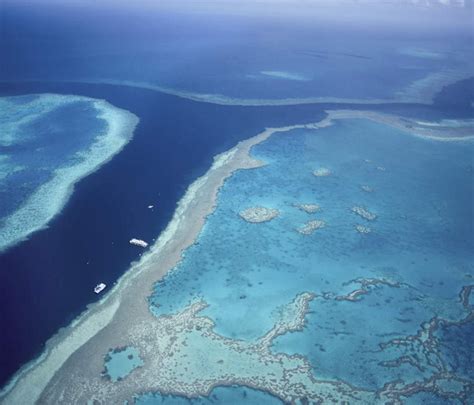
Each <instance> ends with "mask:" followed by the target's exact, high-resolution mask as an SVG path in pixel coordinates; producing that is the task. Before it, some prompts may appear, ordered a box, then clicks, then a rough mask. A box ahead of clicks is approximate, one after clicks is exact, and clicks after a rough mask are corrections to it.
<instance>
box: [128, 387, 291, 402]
mask: <svg viewBox="0 0 474 405" xmlns="http://www.w3.org/2000/svg"><path fill="white" fill-rule="evenodd" d="M136 403H137V404H139V405H157V404H163V405H181V404H190V405H208V404H241V403H254V404H262V405H280V404H282V402H281V401H280V400H279V399H278V398H275V397H273V396H271V395H268V394H266V393H264V392H261V391H258V390H254V389H251V388H247V387H238V386H232V387H216V388H214V389H213V390H212V391H211V393H210V394H209V396H207V397H197V398H185V397H182V396H179V395H160V394H147V395H142V396H140V397H138V398H137V400H136Z"/></svg>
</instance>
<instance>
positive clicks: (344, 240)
mask: <svg viewBox="0 0 474 405" xmlns="http://www.w3.org/2000/svg"><path fill="white" fill-rule="evenodd" d="M252 153H253V155H254V156H255V157H257V158H259V159H263V160H265V161H266V162H268V165H267V166H264V167H262V168H258V169H253V170H247V171H239V172H237V173H236V174H235V175H234V176H232V177H231V178H230V179H229V180H228V181H227V182H226V184H225V185H224V187H223V188H222V189H221V192H220V194H219V198H218V206H217V209H216V211H215V212H214V213H213V214H212V215H211V216H210V217H209V218H208V221H207V222H206V225H205V227H204V229H203V231H202V233H201V235H200V237H199V240H198V242H197V243H196V244H195V245H193V246H192V247H191V248H189V249H188V250H187V251H186V253H185V256H184V260H183V261H182V263H181V264H180V265H179V266H178V268H177V269H176V270H174V271H173V272H172V273H171V274H169V275H168V276H167V277H166V278H165V280H163V281H162V282H160V283H158V284H157V286H156V288H155V293H154V295H153V296H152V297H151V298H150V304H151V309H152V311H153V312H154V313H155V314H156V315H160V314H166V313H170V312H174V311H178V310H179V309H181V308H182V307H183V306H185V305H186V304H188V303H189V302H191V300H193V299H196V298H198V297H199V298H202V299H204V300H205V301H206V302H207V303H209V307H208V308H207V309H206V310H205V311H204V313H205V314H206V315H208V316H209V317H210V318H212V319H213V320H214V321H215V322H216V331H217V332H218V333H221V334H223V335H225V336H230V337H234V338H240V339H256V338H257V337H259V336H261V335H263V334H264V333H265V332H266V331H267V330H269V329H270V328H271V327H272V326H273V324H274V322H275V320H276V317H277V315H278V311H277V309H278V308H279V307H280V306H281V305H284V304H286V303H288V302H290V301H291V300H292V299H293V298H294V297H295V295H296V294H298V293H301V292H303V291H310V292H314V293H316V294H318V297H317V298H316V299H315V300H314V301H313V302H312V304H311V307H310V312H309V314H308V315H307V320H308V323H307V326H306V328H305V330H304V331H303V332H302V333H292V334H287V335H284V336H281V337H279V338H278V339H277V340H276V342H275V344H274V347H273V349H274V350H275V351H282V352H286V353H289V354H293V353H299V354H302V355H305V356H306V357H307V358H308V360H309V361H310V363H311V364H312V366H313V368H314V373H315V375H316V376H317V377H318V378H326V379H338V380H340V379H342V380H345V381H347V382H349V383H351V384H353V385H356V386H358V387H363V388H368V389H377V388H381V387H382V386H383V385H384V384H385V383H387V382H389V381H394V380H396V379H402V380H404V381H406V382H411V381H420V380H422V379H423V378H426V377H429V376H431V375H432V374H433V373H434V372H435V370H434V368H433V367H430V366H429V365H426V367H424V368H423V370H419V369H417V368H415V367H413V366H411V365H408V364H401V365H400V366H396V367H386V366H384V365H383V364H382V363H381V362H383V361H388V360H393V359H396V358H398V357H400V356H401V355H402V354H403V353H402V352H401V350H399V349H397V348H392V349H387V350H383V351H382V350H381V349H380V344H381V343H383V342H387V341H389V340H391V339H393V338H395V337H404V336H408V335H414V334H416V333H417V331H418V329H419V327H420V324H421V323H422V322H424V321H428V320H430V319H431V318H432V317H433V316H440V317H443V318H447V319H454V320H456V319H461V318H462V317H464V316H465V311H464V309H463V308H462V306H461V305H460V303H459V299H458V294H459V292H460V290H461V288H462V286H464V285H468V284H470V283H472V278H473V276H474V268H473V263H474V261H473V256H474V254H473V252H474V249H473V248H474V246H473V243H474V242H473V241H474V232H473V224H472V218H473V212H472V210H473V182H472V175H473V153H474V148H473V143H472V142H468V141H466V142H457V143H455V142H440V141H434V140H425V139H421V138H416V137H414V136H411V135H409V134H407V133H404V132H401V131H399V130H396V129H393V128H391V127H387V126H384V125H381V124H376V123H373V122H371V121H368V120H362V119H358V120H355V119H354V120H342V121H337V122H336V123H335V124H334V125H333V126H331V127H328V128H325V129H320V130H317V131H314V130H295V131H291V132H287V133H281V134H277V135H274V136H272V137H271V138H270V139H269V140H268V141H266V142H265V143H263V144H260V145H258V146H256V147H255V148H254V149H253V152H252ZM321 167H324V168H328V169H329V170H330V171H331V175H330V176H327V177H316V176H314V175H313V173H312V172H313V170H315V169H317V168H321ZM362 185H367V186H370V188H372V189H373V191H372V192H367V191H364V190H363V189H362V188H361V186H362ZM301 203H317V204H319V205H320V206H321V208H322V209H321V211H320V212H317V213H315V214H308V213H306V212H304V211H302V210H300V209H298V208H297V207H295V204H301ZM257 205H261V206H265V207H270V208H277V209H278V210H280V216H279V217H278V218H276V219H274V220H273V221H271V222H267V223H261V224H250V223H247V222H245V221H243V220H242V219H241V218H240V217H239V215H238V213H239V212H240V211H241V210H243V209H246V208H248V207H252V206H257ZM354 206H363V207H365V208H366V209H368V210H369V211H370V212H373V213H375V214H377V216H378V217H377V219H376V220H375V221H367V220H365V219H363V218H361V217H359V216H357V215H356V214H355V213H353V212H352V211H351V208H352V207H354ZM311 219H321V220H324V221H325V222H326V227H324V228H322V229H318V230H316V231H315V232H314V233H313V234H312V235H302V234H300V233H298V232H297V231H296V229H297V228H298V227H300V226H302V225H303V224H304V223H305V222H307V221H308V220H311ZM358 224H360V225H364V226H369V227H370V228H371V230H372V232H371V233H369V234H360V233H358V232H357V231H356V229H355V226H356V225H358ZM358 278H365V279H368V278H377V279H381V280H388V281H390V282H391V283H398V284H397V286H398V287H393V286H392V287H391V286H387V285H377V286H375V287H373V288H372V289H371V291H370V292H369V293H368V294H366V295H364V296H362V298H361V299H360V300H358V301H356V302H350V301H346V300H335V299H334V298H327V297H335V296H341V295H345V294H348V293H350V292H351V291H354V290H356V289H358V288H360V287H361V285H360V284H359V283H357V282H355V281H354V280H355V279H358ZM351 281H352V282H351ZM325 293H327V294H325ZM324 294H325V296H326V298H323V295H324ZM452 370H453V371H457V370H456V366H453V367H452ZM462 371H463V373H466V367H464V368H463V370H462ZM467 374H470V376H469V377H470V378H472V377H473V375H472V370H469V371H467Z"/></svg>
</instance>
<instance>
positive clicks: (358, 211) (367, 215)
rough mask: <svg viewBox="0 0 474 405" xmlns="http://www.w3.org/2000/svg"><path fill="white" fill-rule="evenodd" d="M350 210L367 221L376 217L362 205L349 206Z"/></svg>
mask: <svg viewBox="0 0 474 405" xmlns="http://www.w3.org/2000/svg"><path fill="white" fill-rule="evenodd" d="M351 211H352V212H353V213H355V214H357V215H359V216H360V217H361V218H364V219H366V220H367V221H375V220H376V219H377V215H376V214H374V213H372V212H370V211H369V210H367V209H366V208H364V207H358V206H354V207H352V208H351Z"/></svg>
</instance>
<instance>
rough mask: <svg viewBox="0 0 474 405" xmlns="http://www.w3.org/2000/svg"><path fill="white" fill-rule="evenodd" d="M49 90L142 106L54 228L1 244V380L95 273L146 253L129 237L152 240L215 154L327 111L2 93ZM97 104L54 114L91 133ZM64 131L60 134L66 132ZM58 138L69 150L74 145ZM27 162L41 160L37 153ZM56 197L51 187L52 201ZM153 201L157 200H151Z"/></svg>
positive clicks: (105, 275) (84, 299) (124, 91)
mask: <svg viewBox="0 0 474 405" xmlns="http://www.w3.org/2000/svg"><path fill="white" fill-rule="evenodd" d="M44 93H48V94H58V95H63V96H68V95H71V94H75V95H76V96H81V97H88V98H89V99H94V100H107V102H108V103H109V104H110V105H111V106H113V107H114V108H120V109H121V110H126V111H129V112H131V113H133V114H135V115H136V116H138V117H139V118H140V122H139V124H138V126H137V127H136V129H135V131H134V134H133V138H132V139H131V140H130V141H129V142H128V144H127V145H126V146H125V147H124V148H123V150H122V151H121V152H120V153H118V154H117V155H116V156H115V157H114V158H113V159H111V160H110V161H108V162H106V163H105V164H104V165H102V166H101V167H100V168H99V170H97V171H95V172H94V173H92V174H89V175H88V176H87V177H85V178H83V179H82V180H80V181H79V182H78V183H76V184H75V186H74V192H73V193H72V195H71V196H70V198H69V199H68V200H67V203H66V205H64V207H63V208H62V210H61V211H60V212H59V213H58V214H57V215H56V216H55V217H54V218H53V219H51V220H50V221H49V222H48V226H47V228H46V229H42V230H40V231H38V232H35V233H33V234H30V236H29V237H28V238H27V239H26V240H24V241H22V242H21V243H18V244H16V245H14V246H12V247H11V248H9V249H8V250H6V251H4V252H2V253H1V254H0V284H1V285H2V290H3V293H2V294H1V296H0V323H1V324H2V325H8V327H6V328H4V329H3V331H2V334H0V347H2V348H3V349H2V364H1V367H0V382H1V383H5V382H6V381H7V379H8V378H9V377H10V376H11V375H12V374H13V373H14V372H15V371H16V370H18V368H19V367H20V366H21V365H22V364H24V363H26V362H27V361H29V360H31V359H32V358H33V357H34V356H35V355H38V354H39V353H40V351H41V349H42V347H43V345H44V343H45V342H46V340H47V339H49V338H50V337H52V336H53V334H55V333H56V332H57V331H58V329H59V328H60V327H63V326H67V325H68V324H69V323H70V322H71V321H72V320H73V319H74V318H75V317H76V316H77V315H79V314H80V313H81V312H82V311H84V310H85V309H86V307H87V305H88V304H89V303H91V302H94V301H95V300H97V299H98V298H100V297H99V296H97V295H96V294H94V292H93V288H94V286H95V285H96V284H97V283H99V282H104V283H106V284H107V285H108V286H109V287H110V286H111V285H112V284H113V283H114V282H115V281H116V280H117V278H118V277H120V276H121V275H122V274H123V273H124V272H125V271H126V270H127V269H128V268H129V267H130V265H131V263H132V262H133V261H136V260H139V259H140V255H141V254H142V253H143V250H142V249H141V248H137V247H136V246H131V245H130V244H129V243H128V241H129V240H130V239H131V238H133V237H137V238H140V239H144V240H146V241H148V242H153V241H154V240H155V238H157V237H158V235H159V234H160V232H161V231H162V230H163V229H164V228H165V226H166V225H167V223H168V222H169V220H170V219H171V217H172V214H173V212H174V209H175V207H176V203H177V201H178V200H179V199H180V198H181V197H182V195H183V194H184V191H185V190H186V188H187V187H188V185H189V184H190V183H191V182H192V181H194V180H195V179H196V178H197V177H198V176H200V175H202V174H204V173H205V172H206V171H207V170H208V168H209V167H210V166H211V164H212V159H213V156H214V155H216V154H218V153H221V152H224V151H225V150H228V149H229V148H231V147H233V146H234V145H235V144H236V143H237V142H239V141H240V140H242V139H247V138H249V137H251V136H253V135H255V134H257V133H259V132H261V131H262V130H263V129H264V128H265V127H266V126H282V125H288V124H296V123H302V122H313V121H318V120H319V119H321V118H322V117H323V116H324V113H323V107H324V106H317V107H315V106H298V107H295V108H292V109H291V110H287V109H285V108H284V107H259V108H249V107H223V106H215V105H211V104H204V103H196V102H192V101H188V100H184V99H180V98H177V97H173V96H168V95H164V94H160V93H157V92H154V91H147V90H142V89H134V88H125V87H120V86H109V85H81V84H77V85H72V84H64V83H63V84H53V83H41V82H38V83H12V84H2V85H1V86H0V94H1V95H3V96H4V97H14V98H15V99H16V100H18V99H17V98H16V96H18V95H22V94H44ZM21 99H23V97H22V98H21ZM24 100H25V103H26V102H29V101H28V100H29V99H28V98H25V99H24ZM86 105H88V104H87V103H86ZM89 107H90V106H89ZM71 108H73V106H71ZM78 108H79V107H78ZM90 108H92V107H90ZM92 111H93V110H91V112H90V114H89V116H91V117H92V118H93V120H92V121H90V120H87V119H85V117H87V108H86V109H85V111H82V112H81V114H83V115H80V114H75V115H74V117H75V118H72V117H71V114H69V115H68V112H69V113H72V112H73V111H68V110H67V109H65V110H64V111H63V112H64V116H62V114H59V112H58V113H57V115H55V116H54V117H55V121H48V125H49V123H51V122H56V124H57V127H58V128H61V125H63V127H64V125H65V124H64V123H65V122H73V123H77V125H75V126H74V128H73V129H71V131H72V132H69V129H70V128H69V125H68V132H67V133H68V134H72V133H74V134H76V133H80V134H81V137H82V136H86V137H87V134H92V133H93V132H89V131H86V130H87V129H88V126H89V127H90V128H91V129H92V128H93V126H94V125H97V126H98V128H99V126H100V125H101V122H102V121H101V120H97V119H95V118H94V117H95V115H96V114H97V113H96V112H95V111H94V113H92ZM81 117H82V118H84V119H81ZM170 117H176V119H174V118H173V119H170ZM45 119H46V117H45ZM31 125H33V126H32V127H30V130H31V131H32V132H34V133H38V134H39V133H40V130H41V128H44V125H45V124H44V121H42V120H41V119H40V120H37V121H34V122H32V123H31ZM36 125H37V127H36ZM42 125H43V127H42ZM48 128H49V127H48ZM58 130H59V129H58ZM74 131H76V132H74ZM83 131H84V132H87V134H84V132H83ZM48 133H50V131H49V130H48ZM51 134H52V135H51V136H54V131H53V132H51ZM57 136H58V137H59V138H58V139H59V140H60V141H61V142H62V137H61V136H60V132H58V133H57ZM91 136H92V135H91ZM75 138H76V140H77V141H79V140H80V139H82V138H79V137H78V136H76V137H75ZM25 142H26V140H25ZM84 142H86V140H85V141H84ZM55 145H56V144H55ZM51 146H52V145H51ZM73 146H74V148H77V149H79V146H81V148H82V147H83V146H82V145H81V144H80V145H77V144H75V145H73ZM57 147H58V148H63V150H64V149H65V148H66V147H67V145H66V144H63V143H60V144H59V145H57ZM18 153H19V152H18ZM18 156H19V155H18ZM32 156H33V157H34V156H36V155H34V154H33V155H32ZM25 158H28V156H27V155H25ZM58 158H61V159H62V158H64V155H59V157H58ZM26 163H28V164H29V165H31V167H34V161H32V160H30V159H29V160H28V162H26ZM51 163H52V162H51ZM9 167H10V166H8V168H5V170H7V169H8V170H10V169H9ZM51 167H52V164H51ZM15 185H16V183H15ZM8 198H12V197H11V194H8ZM57 200H58V196H57V195H56V194H53V193H51V194H50V199H49V202H50V203H51V204H48V207H47V208H48V209H50V208H51V206H52V203H53V202H55V201H57ZM3 201H4V200H2V203H3ZM150 204H151V205H154V208H153V209H152V210H150V209H148V208H147V207H148V205H150ZM2 206H3V205H2ZM55 213H57V211H56V210H55ZM2 236H3V234H2ZM19 286H21V287H19ZM46 314H47V315H46Z"/></svg>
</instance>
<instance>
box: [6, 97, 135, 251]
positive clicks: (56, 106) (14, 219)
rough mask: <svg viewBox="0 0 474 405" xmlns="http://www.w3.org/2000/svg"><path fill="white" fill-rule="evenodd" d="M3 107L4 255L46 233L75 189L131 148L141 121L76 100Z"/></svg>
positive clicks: (13, 102) (29, 100)
mask: <svg viewBox="0 0 474 405" xmlns="http://www.w3.org/2000/svg"><path fill="white" fill-rule="evenodd" d="M0 103H1V105H2V107H3V108H1V109H0V111H1V113H0V114H1V119H0V127H1V131H0V133H1V134H2V136H1V138H0V158H1V160H0V162H1V166H0V168H1V175H0V179H1V183H0V193H2V194H4V195H5V198H3V199H2V204H1V205H0V216H1V217H0V251H1V250H4V249H6V248H8V247H10V246H12V245H14V244H16V243H18V242H19V241H21V240H24V239H25V238H27V237H28V235H30V234H31V233H32V232H35V231H37V230H39V229H42V228H44V227H45V226H46V224H47V223H48V222H49V221H50V220H51V219H52V218H53V217H54V216H55V215H56V214H57V213H59V212H60V211H61V209H62V207H63V206H64V205H65V204H66V202H67V200H68V198H69V196H70V195H71V193H72V191H73V186H74V184H75V183H76V182H77V181H79V180H80V179H81V178H83V177H85V176H87V175H88V174H90V173H92V172H94V171H95V170H97V169H98V168H99V167H100V166H101V165H103V164H104V163H105V162H107V161H108V160H109V159H111V158H112V157H113V156H114V155H115V154H117V153H118V152H120V150H121V149H122V148H123V147H124V146H125V145H126V144H127V142H128V141H129V140H130V139H131V137H132V135H133V130H134V128H135V126H136V125H137V123H138V118H137V117H136V116H135V115H133V114H132V113H130V112H128V111H125V110H121V109H119V108H116V107H114V106H112V105H111V104H109V103H107V102H105V101H103V100H95V99H90V98H86V97H78V96H59V95H53V94H42V95H38V96H36V95H35V96H21V97H5V98H3V99H1V100H0Z"/></svg>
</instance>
